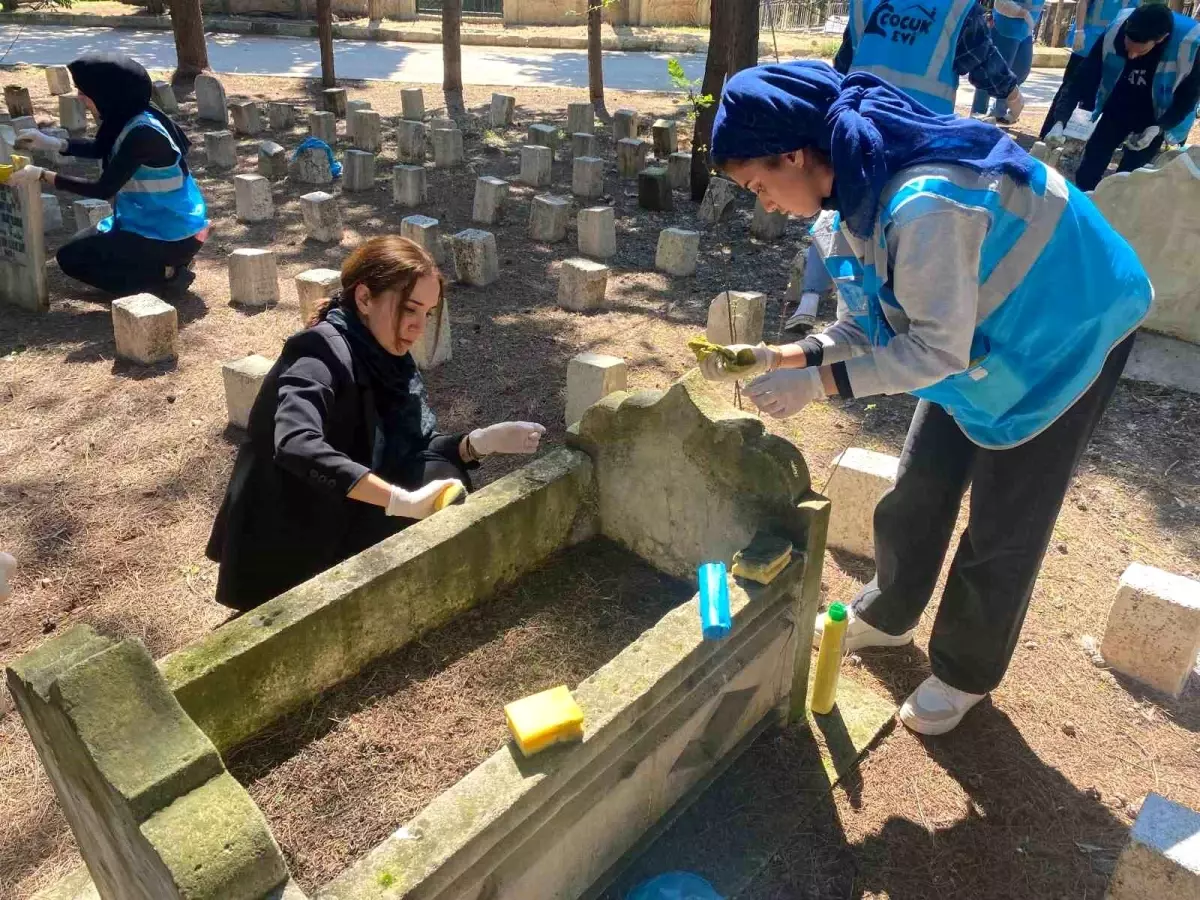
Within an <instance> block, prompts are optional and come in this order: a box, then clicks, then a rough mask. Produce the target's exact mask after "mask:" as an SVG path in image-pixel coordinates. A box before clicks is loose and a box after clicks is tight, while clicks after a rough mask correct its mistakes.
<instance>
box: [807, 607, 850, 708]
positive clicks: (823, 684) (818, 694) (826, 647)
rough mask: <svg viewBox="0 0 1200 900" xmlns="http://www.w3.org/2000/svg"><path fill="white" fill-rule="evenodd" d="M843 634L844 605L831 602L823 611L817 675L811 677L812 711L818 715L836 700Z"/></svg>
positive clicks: (844, 627)
mask: <svg viewBox="0 0 1200 900" xmlns="http://www.w3.org/2000/svg"><path fill="white" fill-rule="evenodd" d="M845 634H846V607H844V606H843V605H842V604H840V603H831V604H830V606H829V609H828V610H827V611H826V613H825V630H824V631H822V632H821V649H820V650H819V651H817V677H816V678H814V679H813V691H812V711H813V712H815V713H817V714H818V715H822V716H823V715H825V714H827V713H828V712H829V711H830V710H832V709H833V704H834V703H836V702H837V686H838V672H840V671H841V668H842V638H843V637H845Z"/></svg>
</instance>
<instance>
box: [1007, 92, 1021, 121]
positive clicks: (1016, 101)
mask: <svg viewBox="0 0 1200 900" xmlns="http://www.w3.org/2000/svg"><path fill="white" fill-rule="evenodd" d="M1004 102H1005V103H1007V104H1008V112H1007V113H1005V114H1004V118H1005V120H1006V121H1007V122H1008V123H1009V124H1012V123H1013V122H1015V121H1017V119H1019V118H1021V113H1022V112H1023V111H1024V109H1025V97H1024V96H1023V95H1022V94H1021V88H1020V87H1015V88H1013V89H1012V91H1011V92H1010V93H1009V95H1008V96H1007V97H1005V98H1004Z"/></svg>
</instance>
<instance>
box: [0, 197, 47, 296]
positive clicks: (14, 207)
mask: <svg viewBox="0 0 1200 900" xmlns="http://www.w3.org/2000/svg"><path fill="white" fill-rule="evenodd" d="M42 229H43V223H42V194H41V190H40V189H39V188H38V185H37V184H36V183H34V184H28V185H25V186H24V187H9V186H8V185H0V301H4V302H5V303H11V304H12V305H14V306H19V307H21V308H23V309H28V310H32V311H34V312H46V311H47V310H48V309H49V308H50V293H49V289H48V288H47V285H46V244H45V240H44V237H43V233H42Z"/></svg>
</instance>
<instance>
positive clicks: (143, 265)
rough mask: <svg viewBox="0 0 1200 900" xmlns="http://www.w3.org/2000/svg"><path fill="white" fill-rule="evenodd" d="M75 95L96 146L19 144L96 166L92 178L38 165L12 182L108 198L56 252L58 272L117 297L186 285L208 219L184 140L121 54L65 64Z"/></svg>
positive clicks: (31, 136)
mask: <svg viewBox="0 0 1200 900" xmlns="http://www.w3.org/2000/svg"><path fill="white" fill-rule="evenodd" d="M67 68H68V69H70V70H71V77H72V78H73V79H74V80H75V87H76V88H77V89H78V90H79V96H80V98H81V99H82V100H83V102H84V103H85V104H86V105H87V107H88V109H89V110H91V112H92V116H93V117H94V118H95V119H96V120H97V121H98V122H99V123H100V128H99V130H98V131H97V133H96V138H95V140H69V141H66V140H62V139H60V138H56V137H52V136H51V135H48V134H43V133H42V132H40V131H37V130H34V129H27V130H25V131H22V132H21V133H20V134H18V135H17V146H18V147H32V148H34V149H36V150H47V151H54V152H58V153H62V154H64V155H66V156H78V157H83V158H87V159H98V160H100V161H101V165H102V167H103V170H102V172H101V175H100V180H99V181H83V180H80V179H78V178H69V177H67V176H65V175H59V174H56V173H54V172H51V171H49V170H47V169H42V168H40V167H38V166H26V167H25V168H24V169H22V170H20V171H19V172H16V173H14V174H13V176H12V178H11V179H10V180H11V181H13V182H16V183H18V184H20V183H25V182H31V181H35V180H41V181H43V182H45V183H46V184H49V185H50V186H51V187H56V188H59V189H60V190H64V191H70V192H71V193H74V194H79V195H80V196H81V197H92V198H96V199H101V200H111V199H112V198H114V197H115V198H116V199H115V200H113V208H114V213H113V215H112V216H110V217H109V218H107V219H104V220H103V221H101V222H100V223H99V224H98V225H95V226H93V227H91V228H89V229H87V230H86V231H82V232H80V233H79V234H77V235H76V236H75V237H73V238H71V240H69V241H67V243H65V244H63V246H62V247H61V248H59V251H58V265H59V267H60V268H61V269H62V270H63V272H64V273H66V274H67V275H69V276H70V277H72V278H75V279H78V280H79V281H82V282H84V283H85V284H90V285H92V286H93V287H97V288H99V289H101V290H103V291H107V292H109V293H111V294H115V295H117V296H124V295H127V294H136V293H139V292H141V291H151V292H160V291H163V290H164V289H172V288H180V287H186V286H187V285H188V284H189V283H190V282H191V277H192V276H191V272H190V271H189V270H188V266H189V264H190V263H191V261H192V258H193V257H194V256H195V255H196V254H197V253H198V252H199V250H200V247H201V246H202V245H203V243H204V240H205V238H206V237H207V236H208V212H207V209H206V208H205V205H204V198H203V197H202V196H201V195H200V189H199V187H197V185H196V181H195V179H194V178H192V175H191V172H190V171H189V170H188V164H187V152H188V147H189V146H190V143H191V142H190V141H188V139H187V136H186V135H184V133H183V132H182V131H181V130H180V128H179V126H178V125H176V124H175V123H174V122H172V121H171V120H170V119H169V118H168V117H167V116H166V114H165V113H163V112H162V110H160V109H158V108H157V107H156V106H154V105H153V104H152V103H151V102H150V97H151V93H152V87H153V86H152V84H151V82H150V76H149V75H148V74H147V72H146V70H145V69H144V68H142V67H141V65H139V64H138V63H136V62H134V61H133V60H132V59H129V58H128V57H125V56H119V55H116V54H99V53H96V54H88V55H87V56H83V57H80V58H79V59H77V60H75V61H74V62H73V63H71V64H70V65H69V66H68V67H67Z"/></svg>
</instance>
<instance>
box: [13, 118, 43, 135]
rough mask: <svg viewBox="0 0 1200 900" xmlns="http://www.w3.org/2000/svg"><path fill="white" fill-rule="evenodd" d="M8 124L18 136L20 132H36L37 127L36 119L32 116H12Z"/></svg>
mask: <svg viewBox="0 0 1200 900" xmlns="http://www.w3.org/2000/svg"><path fill="white" fill-rule="evenodd" d="M9 124H11V125H12V127H13V131H15V132H17V134H20V133H21V132H22V131H28V130H29V129H31V128H32V129H34V130H35V131H36V130H37V127H38V123H37V119H35V118H34V117H33V116H14V117H13V119H12V121H11V122H10V123H9Z"/></svg>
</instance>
